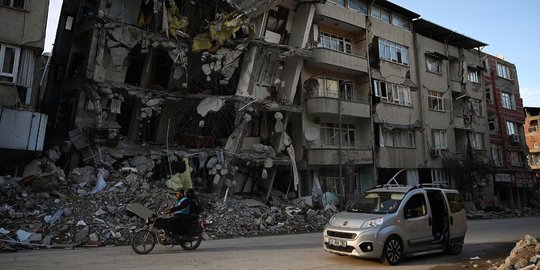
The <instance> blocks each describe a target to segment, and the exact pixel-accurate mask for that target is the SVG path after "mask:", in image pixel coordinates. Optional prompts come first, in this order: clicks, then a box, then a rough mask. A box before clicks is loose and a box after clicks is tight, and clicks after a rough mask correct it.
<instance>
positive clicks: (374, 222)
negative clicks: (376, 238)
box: [362, 217, 384, 229]
mask: <svg viewBox="0 0 540 270" xmlns="http://www.w3.org/2000/svg"><path fill="white" fill-rule="evenodd" d="M383 222H384V218H382V217H380V218H374V219H371V220H368V221H366V222H364V224H362V229H369V228H377V227H379V226H381V225H382V224H383Z"/></svg>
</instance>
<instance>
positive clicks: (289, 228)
mask: <svg viewBox="0 0 540 270" xmlns="http://www.w3.org/2000/svg"><path fill="white" fill-rule="evenodd" d="M143 159H144V161H142V160H143ZM155 159H157V158H155ZM155 159H151V158H146V157H141V156H137V157H132V158H128V159H126V160H125V161H124V164H123V165H124V166H126V167H122V168H123V169H120V170H111V171H108V170H105V169H99V170H95V169H94V168H93V167H90V166H87V167H81V168H76V169H74V170H72V171H71V172H70V173H69V174H68V176H67V177H61V179H62V180H59V179H58V178H59V177H58V175H57V174H56V173H51V172H46V173H42V172H39V173H38V174H37V176H36V175H32V176H29V177H23V178H20V177H0V202H2V203H1V205H0V220H1V221H0V243H1V244H0V249H4V250H14V249H16V248H21V247H24V248H28V247H73V246H103V245H124V244H128V243H129V240H130V236H131V234H132V233H133V232H134V231H135V230H136V229H138V228H140V227H142V226H143V220H142V219H140V218H139V217H137V216H135V215H134V214H132V213H131V212H129V211H127V210H126V206H127V205H128V204H130V203H140V204H142V205H144V206H146V207H147V208H149V209H151V210H154V211H156V212H157V211H160V210H162V209H163V207H164V205H165V204H166V203H168V204H169V205H171V203H173V202H174V201H175V197H174V195H173V193H172V190H171V189H169V188H168V187H167V185H166V181H165V179H163V180H150V179H149V178H147V177H148V176H149V174H151V171H152V168H150V167H152V166H153V162H152V160H155ZM128 165H129V166H130V167H127V166H128ZM38 167H39V168H45V167H46V166H45V167H44V166H41V165H40V166H38ZM46 170H50V168H49V169H46ZM38 171H41V170H38ZM59 171H60V170H59ZM59 174H60V175H64V174H63V172H61V173H59ZM28 179H31V180H28ZM38 183H41V184H38ZM199 197H200V200H201V202H202V204H203V209H204V211H203V213H202V217H203V219H204V220H205V223H206V229H205V239H219V238H231V237H249V236H257V235H270V234H283V233H298V232H313V231H321V230H322V228H323V227H324V225H325V224H326V223H327V221H328V219H329V218H330V217H331V216H332V215H333V213H334V210H327V211H323V210H315V209H312V208H311V207H309V206H308V204H306V203H303V201H302V203H299V202H298V201H297V203H296V204H294V203H292V202H288V201H286V200H285V196H277V195H273V196H272V197H271V200H270V203H269V204H268V205H267V204H264V203H262V202H261V201H263V200H262V199H259V198H258V197H253V196H251V197H245V196H244V197H242V196H236V195H229V196H228V198H227V197H225V198H223V197H221V196H218V195H217V194H214V193H211V194H207V193H203V192H200V193H199ZM298 205H299V206H298Z"/></svg>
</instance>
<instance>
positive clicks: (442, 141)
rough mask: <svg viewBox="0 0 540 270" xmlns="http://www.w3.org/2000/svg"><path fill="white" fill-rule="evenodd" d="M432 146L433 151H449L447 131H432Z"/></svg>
mask: <svg viewBox="0 0 540 270" xmlns="http://www.w3.org/2000/svg"><path fill="white" fill-rule="evenodd" d="M431 145H432V147H431V148H432V149H448V142H447V140H446V131H445V130H432V131H431Z"/></svg>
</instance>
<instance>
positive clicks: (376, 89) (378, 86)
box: [373, 80, 388, 101]
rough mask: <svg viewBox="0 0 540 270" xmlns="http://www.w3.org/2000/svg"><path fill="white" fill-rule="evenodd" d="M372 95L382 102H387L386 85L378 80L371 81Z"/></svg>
mask: <svg viewBox="0 0 540 270" xmlns="http://www.w3.org/2000/svg"><path fill="white" fill-rule="evenodd" d="M373 95H374V96H376V97H380V98H381V100H383V101H388V94H387V92H386V83H385V82H382V81H379V80H373Z"/></svg>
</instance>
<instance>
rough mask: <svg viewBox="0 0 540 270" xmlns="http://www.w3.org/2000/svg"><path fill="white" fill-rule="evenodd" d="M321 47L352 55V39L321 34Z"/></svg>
mask: <svg viewBox="0 0 540 270" xmlns="http://www.w3.org/2000/svg"><path fill="white" fill-rule="evenodd" d="M319 47H323V48H327V49H330V50H334V51H338V52H343V53H349V54H350V53H352V42H351V39H348V38H344V37H340V36H337V35H334V34H330V33H325V32H320V34H319Z"/></svg>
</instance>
